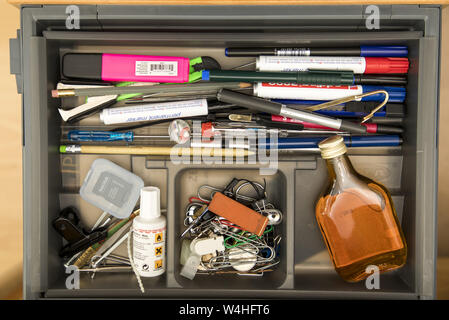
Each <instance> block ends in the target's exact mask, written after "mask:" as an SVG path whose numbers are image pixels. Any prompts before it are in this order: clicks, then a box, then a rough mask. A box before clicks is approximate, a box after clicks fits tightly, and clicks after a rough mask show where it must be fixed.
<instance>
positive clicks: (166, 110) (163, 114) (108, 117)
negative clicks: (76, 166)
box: [100, 99, 208, 124]
mask: <svg viewBox="0 0 449 320" xmlns="http://www.w3.org/2000/svg"><path fill="white" fill-rule="evenodd" d="M207 113H208V109H207V100H206V99H196V100H187V101H176V102H164V103H151V104H142V105H133V106H129V107H120V108H108V109H104V110H103V111H102V112H101V114H100V119H101V120H102V121H103V123H104V124H116V123H128V122H139V121H153V120H162V119H174V118H186V117H195V116H204V115H207Z"/></svg>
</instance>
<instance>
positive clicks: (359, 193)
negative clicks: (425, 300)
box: [315, 139, 407, 282]
mask: <svg viewBox="0 0 449 320" xmlns="http://www.w3.org/2000/svg"><path fill="white" fill-rule="evenodd" d="M334 140H335V139H334ZM326 161H327V166H328V171H329V182H330V183H329V186H328V188H327V191H326V192H325V193H324V195H323V196H322V197H321V198H320V199H319V200H318V202H317V204H316V208H315V214H316V219H317V222H318V225H319V227H320V230H321V233H322V235H323V238H324V241H325V243H326V246H327V249H328V251H329V254H330V257H331V259H332V262H333V264H334V267H335V269H336V271H337V273H338V274H339V275H340V276H341V277H342V278H343V279H344V280H346V281H348V282H356V281H360V280H363V279H365V278H366V277H368V276H369V275H370V274H371V273H366V268H367V267H368V266H370V265H375V266H377V267H378V268H379V271H380V272H385V271H389V270H393V269H397V268H400V267H401V266H403V265H404V264H405V262H406V258H407V246H406V242H405V239H404V235H403V233H402V230H401V228H400V226H399V222H398V220H397V216H396V212H395V210H394V207H393V203H392V200H391V196H390V194H389V193H388V190H387V189H386V188H385V187H383V186H382V185H380V184H378V183H376V182H374V181H372V180H371V179H368V178H367V177H364V176H362V175H360V174H358V173H357V172H356V171H355V170H354V168H353V167H352V165H351V162H350V160H349V158H348V157H347V155H346V154H345V153H343V154H341V155H338V156H335V157H333V158H328V159H327V160H326ZM369 272H372V271H369Z"/></svg>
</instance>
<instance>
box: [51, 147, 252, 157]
mask: <svg viewBox="0 0 449 320" xmlns="http://www.w3.org/2000/svg"><path fill="white" fill-rule="evenodd" d="M59 152H60V153H85V154H134V155H148V156H150V155H151V156H210V157H220V156H221V157H247V156H250V155H254V154H255V152H254V151H250V150H246V149H224V148H186V147H148V146H93V145H88V146H81V145H67V146H66V145H62V146H60V147H59Z"/></svg>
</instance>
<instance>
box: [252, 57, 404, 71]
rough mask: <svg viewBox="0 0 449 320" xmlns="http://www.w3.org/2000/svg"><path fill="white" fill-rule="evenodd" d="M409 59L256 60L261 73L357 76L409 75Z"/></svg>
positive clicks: (290, 58) (308, 58) (328, 58)
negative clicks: (312, 72) (322, 72)
mask: <svg viewBox="0 0 449 320" xmlns="http://www.w3.org/2000/svg"><path fill="white" fill-rule="evenodd" d="M408 67H409V61H408V59H407V58H392V57H388V58H385V57H381V58H378V57H366V58H365V57H315V56H313V57H288V56H283V57H278V56H261V57H258V58H256V69H257V70H259V71H283V72H288V71H308V70H337V71H352V72H354V73H355V74H382V73H395V74H400V73H407V71H408Z"/></svg>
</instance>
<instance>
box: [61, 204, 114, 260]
mask: <svg viewBox="0 0 449 320" xmlns="http://www.w3.org/2000/svg"><path fill="white" fill-rule="evenodd" d="M53 227H54V228H55V230H56V231H57V232H58V233H59V234H60V235H61V236H62V237H63V238H64V239H65V240H67V242H68V244H67V245H65V246H64V247H63V248H62V249H61V250H60V251H59V256H61V257H68V256H71V255H74V254H75V253H78V252H80V251H82V250H84V249H87V248H88V247H90V246H91V245H93V244H95V243H97V242H99V241H101V240H104V239H106V237H107V235H108V229H107V226H105V227H100V228H97V229H95V230H93V231H92V232H86V231H85V230H84V229H83V228H82V226H81V223H80V219H79V216H78V212H77V210H76V209H75V208H74V207H67V208H65V209H63V210H62V211H61V213H60V214H59V217H58V218H56V219H55V220H54V221H53Z"/></svg>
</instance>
